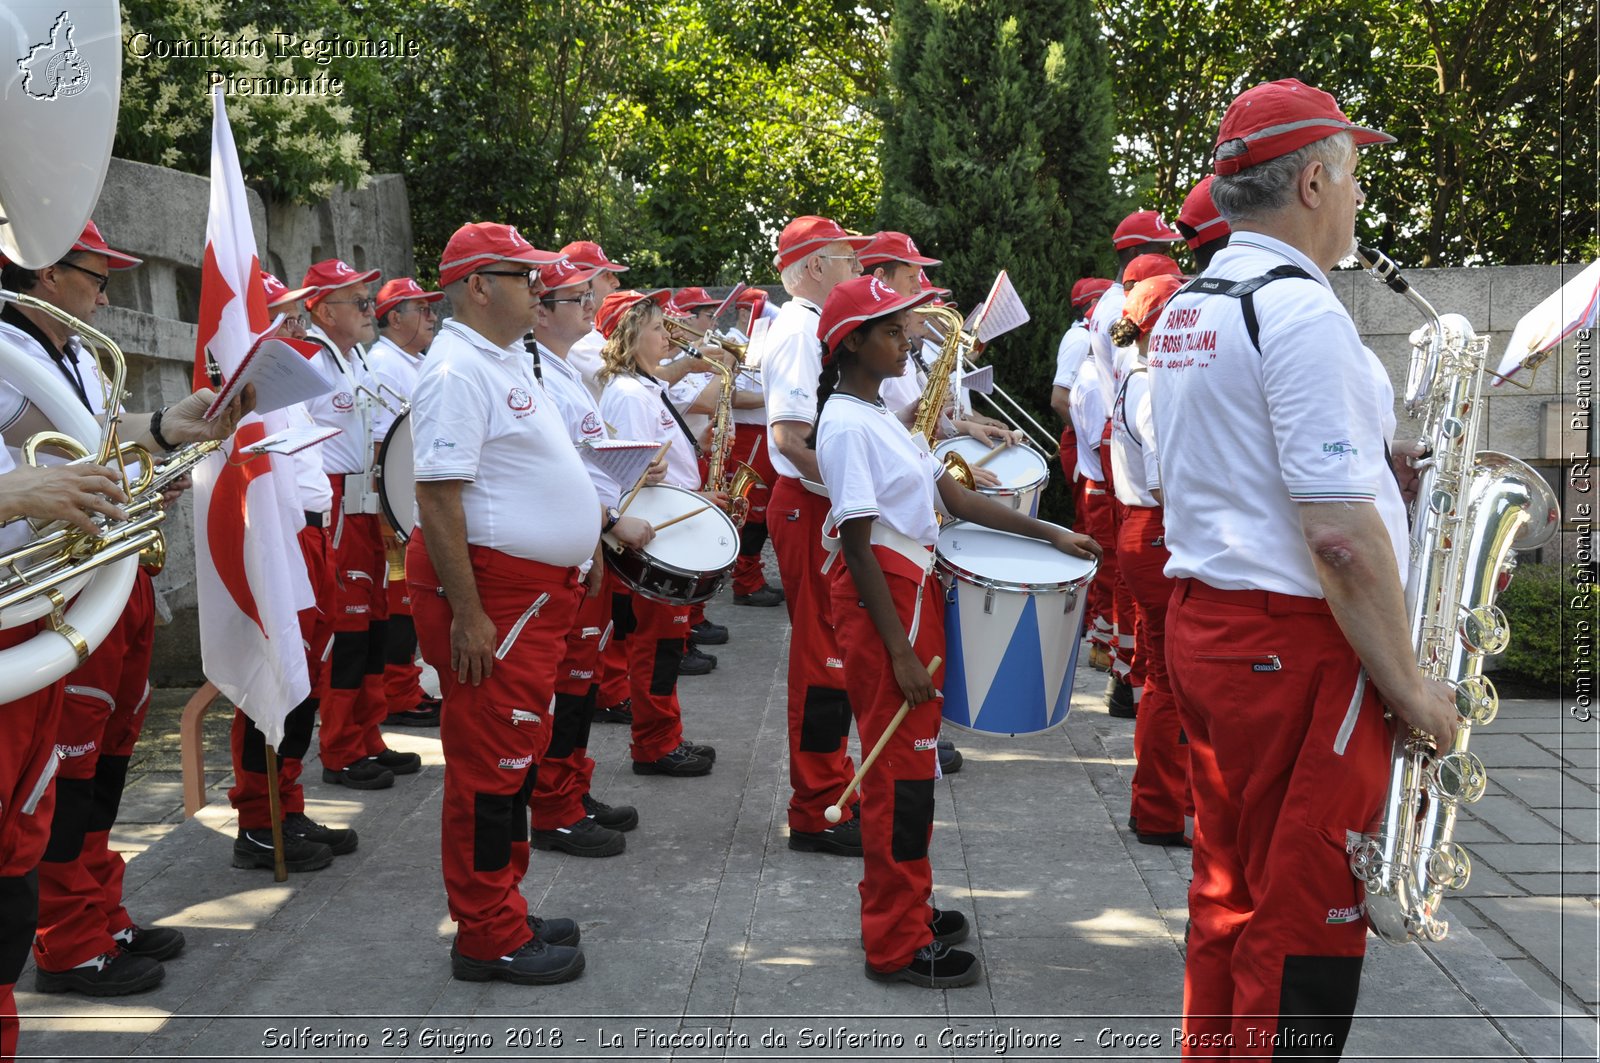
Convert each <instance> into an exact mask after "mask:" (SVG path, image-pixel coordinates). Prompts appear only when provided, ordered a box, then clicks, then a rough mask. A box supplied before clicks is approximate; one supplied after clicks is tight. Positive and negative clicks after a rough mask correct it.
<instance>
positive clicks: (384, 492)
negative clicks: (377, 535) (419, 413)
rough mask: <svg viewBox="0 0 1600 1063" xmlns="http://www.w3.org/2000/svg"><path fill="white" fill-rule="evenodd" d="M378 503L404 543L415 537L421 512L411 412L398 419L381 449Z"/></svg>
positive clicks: (379, 456) (378, 468) (379, 454)
mask: <svg viewBox="0 0 1600 1063" xmlns="http://www.w3.org/2000/svg"><path fill="white" fill-rule="evenodd" d="M377 474H378V503H379V504H380V505H381V506H382V507H383V515H384V517H385V518H386V519H387V520H388V521H389V527H391V528H393V529H394V536H395V538H396V539H399V540H400V541H401V542H405V541H406V540H407V539H409V538H411V522H412V521H413V520H415V519H416V512H417V466H416V457H415V456H414V455H413V454H412V453H411V412H410V411H409V410H407V411H406V412H405V413H402V414H401V415H400V416H399V417H396V418H395V421H394V425H393V426H392V427H391V428H390V429H389V434H388V435H386V436H384V437H383V446H381V447H379V448H378V464H377Z"/></svg>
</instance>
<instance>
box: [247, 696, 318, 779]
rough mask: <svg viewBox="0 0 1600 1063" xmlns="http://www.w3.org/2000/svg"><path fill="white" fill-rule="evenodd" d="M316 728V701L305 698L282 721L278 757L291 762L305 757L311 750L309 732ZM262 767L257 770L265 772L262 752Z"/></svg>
mask: <svg viewBox="0 0 1600 1063" xmlns="http://www.w3.org/2000/svg"><path fill="white" fill-rule="evenodd" d="M316 726H317V699H316V698H307V699H306V700H304V701H302V702H301V703H300V704H298V705H296V706H295V707H294V710H293V711H292V712H290V713H289V715H288V716H285V717H284V719H283V741H282V742H279V743H278V756H280V757H287V758H289V759H291V760H299V759H301V758H303V757H305V755H306V750H308V749H310V748H311V732H312V731H313V730H314V729H315V728H316ZM261 759H262V761H263V763H262V766H261V767H260V768H259V769H258V770H260V771H266V770H267V768H266V764H265V761H266V756H265V753H264V752H263V755H262V758H261Z"/></svg>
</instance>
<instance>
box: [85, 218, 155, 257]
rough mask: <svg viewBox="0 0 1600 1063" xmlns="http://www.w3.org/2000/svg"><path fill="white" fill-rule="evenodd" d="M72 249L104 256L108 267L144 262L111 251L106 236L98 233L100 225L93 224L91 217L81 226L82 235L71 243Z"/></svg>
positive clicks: (119, 252)
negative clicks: (75, 241)
mask: <svg viewBox="0 0 1600 1063" xmlns="http://www.w3.org/2000/svg"><path fill="white" fill-rule="evenodd" d="M72 250H74V251H88V252H90V253H92V254H96V255H104V256H106V266H107V268H109V269H132V268H133V267H135V266H141V265H143V264H144V259H142V258H134V257H133V256H132V255H130V254H127V253H126V252H123V251H113V250H112V249H111V246H110V245H109V244H107V243H106V238H105V237H103V236H101V235H100V227H99V226H97V225H95V223H94V221H93V219H90V221H89V224H87V225H85V226H84V227H83V235H82V236H80V237H78V242H77V243H75V244H73V245H72Z"/></svg>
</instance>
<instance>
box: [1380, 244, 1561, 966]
mask: <svg viewBox="0 0 1600 1063" xmlns="http://www.w3.org/2000/svg"><path fill="white" fill-rule="evenodd" d="M1356 256H1357V257H1358V258H1359V259H1360V260H1361V263H1362V265H1363V266H1365V267H1366V268H1367V271H1368V272H1369V273H1371V274H1372V276H1374V277H1376V278H1377V279H1378V280H1380V281H1382V282H1383V283H1384V284H1386V285H1388V286H1389V287H1390V288H1391V289H1393V290H1394V291H1396V292H1398V293H1399V294H1401V295H1403V296H1405V297H1406V299H1407V300H1409V301H1410V303H1411V304H1412V305H1413V306H1414V307H1416V308H1417V309H1418V310H1419V311H1421V313H1422V316H1423V317H1424V318H1425V319H1426V324H1424V325H1423V326H1422V328H1420V329H1418V330H1417V331H1416V332H1414V333H1412V334H1411V365H1410V371H1409V373H1408V374H1407V379H1406V390H1405V396H1404V401H1405V409H1406V412H1407V413H1409V414H1410V415H1411V416H1412V417H1414V418H1416V419H1418V420H1419V421H1420V422H1421V429H1422V431H1421V435H1422V442H1423V444H1424V447H1425V448H1426V449H1427V450H1430V451H1431V455H1430V456H1429V458H1428V460H1426V461H1424V462H1423V463H1422V465H1421V466H1420V469H1421V484H1420V488H1419V490H1418V492H1417V499H1416V501H1415V502H1414V503H1413V508H1412V515H1411V564H1410V575H1409V578H1408V579H1407V581H1406V606H1407V610H1408V612H1409V619H1410V622H1411V644H1412V646H1413V647H1414V648H1415V650H1416V654H1417V665H1418V667H1420V668H1421V669H1422V671H1423V673H1424V674H1426V675H1427V676H1428V677H1430V678H1433V679H1439V680H1443V681H1444V682H1447V683H1449V684H1450V685H1451V686H1453V687H1454V689H1455V696H1456V710H1457V711H1458V712H1459V713H1460V717H1461V719H1460V726H1459V729H1458V730H1457V732H1456V738H1455V742H1454V744H1453V745H1452V746H1451V747H1450V748H1449V749H1447V750H1439V749H1436V748H1435V744H1434V741H1433V739H1432V738H1430V737H1428V736H1427V735H1424V734H1423V733H1422V732H1420V731H1417V730H1415V729H1413V728H1410V727H1406V726H1404V725H1402V726H1401V727H1400V729H1399V732H1398V733H1397V734H1396V737H1395V741H1394V747H1393V750H1392V752H1391V754H1390V768H1389V789H1388V793H1387V795H1386V798H1385V801H1384V806H1383V811H1382V813H1381V818H1380V819H1379V821H1378V823H1377V824H1376V826H1375V828H1374V829H1373V830H1371V831H1370V832H1369V833H1367V834H1365V835H1363V836H1362V837H1361V839H1360V840H1359V841H1357V842H1355V843H1353V844H1352V845H1351V847H1350V869H1351V871H1353V872H1354V873H1355V876H1356V878H1358V879H1360V880H1361V881H1362V882H1363V883H1364V884H1365V886H1366V892H1367V900H1366V918H1367V924H1368V925H1369V926H1371V927H1372V929H1373V932H1374V933H1376V934H1377V935H1378V936H1379V937H1381V938H1383V939H1384V940H1385V941H1388V942H1390V943H1393V944H1404V943H1405V942H1407V941H1418V940H1426V941H1439V940H1442V939H1443V938H1444V936H1445V934H1446V933H1447V932H1448V930H1449V924H1448V923H1446V922H1445V921H1444V920H1442V919H1440V918H1439V909H1440V905H1441V903H1442V902H1443V900H1444V895H1445V893H1446V892H1447V891H1450V890H1459V889H1461V888H1462V887H1463V886H1465V885H1466V884H1467V878H1468V876H1469V875H1470V874H1471V873H1472V862H1471V860H1470V859H1469V858H1468V856H1467V853H1466V851H1465V850H1464V849H1463V848H1462V847H1461V846H1460V845H1459V844H1458V843H1457V842H1455V841H1454V840H1452V836H1453V835H1454V833H1455V826H1456V813H1457V812H1458V811H1459V809H1460V807H1461V805H1463V804H1470V803H1472V802H1474V801H1476V800H1478V798H1480V797H1482V796H1483V793H1484V790H1485V789H1486V788H1487V785H1488V775H1487V773H1486V772H1485V770H1484V767H1483V763H1482V761H1480V760H1479V759H1478V758H1477V756H1475V755H1474V754H1472V753H1470V752H1468V751H1467V743H1468V742H1469V741H1470V740H1471V738H1472V729H1473V727H1474V726H1481V725H1484V724H1488V723H1489V722H1490V721H1492V720H1493V719H1494V717H1495V714H1496V712H1498V711H1499V704H1500V701H1499V695H1498V694H1497V693H1496V692H1495V689H1494V684H1493V683H1491V682H1490V681H1489V680H1488V679H1487V678H1486V677H1485V676H1484V675H1483V661H1484V657H1485V656H1487V655H1489V654H1495V653H1500V652H1502V651H1503V650H1504V649H1505V648H1506V646H1507V645H1508V644H1509V642H1510V632H1509V630H1508V628H1507V624H1506V618H1505V614H1504V613H1502V612H1501V611H1500V609H1499V608H1497V607H1496V606H1495V604H1494V602H1495V598H1496V597H1497V596H1498V595H1499V593H1500V591H1501V590H1502V589H1504V587H1505V585H1506V583H1507V582H1508V580H1509V579H1510V576H1511V572H1512V570H1513V569H1514V568H1515V567H1516V559H1515V557H1514V556H1513V552H1514V551H1516V550H1532V549H1536V548H1538V547H1540V546H1542V545H1544V544H1545V543H1546V542H1548V541H1549V540H1550V538H1551V537H1552V536H1553V535H1554V534H1555V533H1556V531H1557V529H1558V528H1559V526H1560V521H1561V514H1560V507H1559V504H1558V503H1557V501H1556V497H1555V493H1554V492H1553V491H1552V490H1551V489H1550V486H1549V485H1548V484H1547V483H1545V481H1544V479H1543V477H1541V476H1540V475H1539V474H1538V473H1537V472H1536V471H1534V470H1533V469H1532V468H1530V467H1529V466H1527V465H1525V464H1523V463H1522V462H1521V461H1518V460H1517V459H1516V458H1513V457H1510V456H1508V455H1505V454H1498V453H1495V452H1493V451H1487V450H1486V451H1476V452H1475V451H1474V449H1473V448H1474V445H1475V442H1476V440H1477V436H1478V430H1479V426H1480V423H1481V421H1482V416H1483V410H1484V405H1485V404H1484V401H1483V396H1482V388H1483V378H1484V359H1485V357H1486V355H1487V353H1488V339H1487V337H1483V336H1478V335H1477V334H1476V333H1474V332H1473V330H1472V324H1471V323H1470V322H1469V321H1468V320H1467V319H1466V318H1464V317H1462V316H1460V315H1459V314H1444V315H1442V316H1441V315H1440V314H1439V313H1438V312H1437V311H1435V310H1434V308H1433V307H1432V306H1431V305H1430V304H1429V303H1428V301H1427V300H1426V299H1424V298H1423V297H1422V296H1420V295H1418V294H1417V293H1416V291H1414V290H1413V289H1412V288H1411V286H1410V285H1409V284H1407V283H1406V280H1405V278H1403V277H1402V276H1400V271H1399V270H1398V269H1397V268H1396V267H1395V264H1394V263H1393V262H1392V261H1390V260H1389V258H1388V257H1386V256H1385V255H1384V254H1382V253H1381V252H1379V251H1375V250H1372V249H1371V248H1367V247H1361V248H1358V249H1357V251H1356Z"/></svg>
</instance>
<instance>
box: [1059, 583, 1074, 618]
mask: <svg viewBox="0 0 1600 1063" xmlns="http://www.w3.org/2000/svg"><path fill="white" fill-rule="evenodd" d="M1062 598H1064V599H1065V600H1066V603H1065V605H1064V606H1063V608H1062V610H1061V613H1062V615H1063V616H1065V615H1066V614H1067V613H1070V612H1072V611H1073V610H1074V609H1076V608H1077V607H1078V588H1076V587H1068V588H1067V593H1066V594H1063V595H1062Z"/></svg>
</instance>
